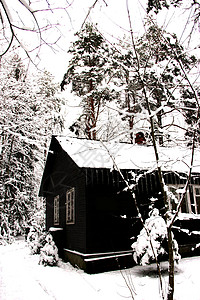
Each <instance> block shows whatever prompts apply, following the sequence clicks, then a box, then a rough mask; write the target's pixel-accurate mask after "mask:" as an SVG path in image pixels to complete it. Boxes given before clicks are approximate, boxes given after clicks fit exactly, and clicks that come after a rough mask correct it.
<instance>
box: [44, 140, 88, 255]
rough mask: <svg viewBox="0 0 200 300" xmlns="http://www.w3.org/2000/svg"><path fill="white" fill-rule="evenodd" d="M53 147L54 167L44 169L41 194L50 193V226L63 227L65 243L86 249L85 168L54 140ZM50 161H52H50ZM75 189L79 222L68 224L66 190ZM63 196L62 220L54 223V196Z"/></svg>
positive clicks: (51, 155) (47, 205)
mask: <svg viewBox="0 0 200 300" xmlns="http://www.w3.org/2000/svg"><path fill="white" fill-rule="evenodd" d="M50 150H51V151H52V154H50V162H51V165H50V167H49V166H48V169H47V170H46V171H45V172H44V175H43V184H42V188H41V191H40V193H41V194H43V195H45V196H46V199H47V200H46V227H47V230H48V229H49V228H50V227H61V228H63V246H64V247H65V248H69V249H72V250H74V249H75V250H77V251H82V252H85V251H86V205H85V177H84V174H83V173H82V171H81V169H79V168H78V167H77V165H76V164H75V163H74V162H73V161H72V160H71V158H70V157H69V156H68V154H67V153H66V152H64V151H63V150H62V148H61V147H60V146H59V144H58V142H56V141H55V140H54V141H53V143H52V145H51V147H50ZM48 163H49V162H48ZM72 187H74V188H75V224H67V225H66V191H67V190H69V189H70V188H72ZM57 195H59V197H60V221H59V224H58V225H56V226H55V225H54V223H53V198H54V197H55V196H57Z"/></svg>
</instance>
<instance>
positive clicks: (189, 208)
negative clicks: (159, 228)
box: [167, 184, 192, 214]
mask: <svg viewBox="0 0 200 300" xmlns="http://www.w3.org/2000/svg"><path fill="white" fill-rule="evenodd" d="M167 186H168V187H169V188H170V187H173V188H174V190H179V189H183V188H184V187H185V185H184V184H168V185H167ZM178 195H180V194H177V196H178ZM178 200H179V199H178ZM186 200H187V207H188V212H186V213H188V214H190V213H192V206H191V200H190V192H189V189H187V192H186ZM169 208H170V210H172V205H171V203H169ZM179 212H180V213H182V211H181V208H180V210H179Z"/></svg>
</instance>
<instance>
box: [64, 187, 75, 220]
mask: <svg viewBox="0 0 200 300" xmlns="http://www.w3.org/2000/svg"><path fill="white" fill-rule="evenodd" d="M66 223H67V224H74V223H75V189H74V188H72V189H70V190H68V191H67V192H66Z"/></svg>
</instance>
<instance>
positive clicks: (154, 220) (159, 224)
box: [132, 208, 180, 265]
mask: <svg viewBox="0 0 200 300" xmlns="http://www.w3.org/2000/svg"><path fill="white" fill-rule="evenodd" d="M166 245H167V225H166V223H165V220H164V219H163V218H162V217H161V216H160V215H159V211H158V209H156V208H154V209H153V210H152V211H150V213H149V218H148V219H146V221H145V228H143V229H142V230H141V232H140V234H139V236H138V238H137V241H136V242H134V243H133V244H132V248H133V251H134V254H133V258H134V260H135V262H136V263H139V264H141V265H146V264H149V263H151V262H152V261H154V260H155V256H156V257H159V256H160V255H163V254H165V253H166V248H167V247H166ZM152 247H153V249H152ZM173 250H174V259H175V260H176V261H177V262H178V261H179V260H180V255H179V253H178V244H177V242H176V240H174V238H173Z"/></svg>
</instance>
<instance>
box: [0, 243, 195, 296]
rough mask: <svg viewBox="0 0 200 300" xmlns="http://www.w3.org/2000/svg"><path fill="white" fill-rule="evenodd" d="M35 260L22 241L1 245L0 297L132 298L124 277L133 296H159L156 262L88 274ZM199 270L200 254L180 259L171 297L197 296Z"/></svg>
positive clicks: (67, 265)
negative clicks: (46, 264)
mask: <svg viewBox="0 0 200 300" xmlns="http://www.w3.org/2000/svg"><path fill="white" fill-rule="evenodd" d="M38 260H39V257H38V255H30V254H29V249H28V248H27V247H26V245H25V243H24V241H18V242H16V243H14V244H13V245H8V246H0V300H32V299H34V300H35V299H40V300H46V299H48V300H55V299H56V300H66V299H71V300H79V299H87V300H94V299H95V300H122V299H131V295H130V292H129V289H128V288H127V286H126V283H125V280H126V281H127V282H128V283H129V284H132V285H133V286H134V289H135V291H136V293H137V295H136V294H134V299H135V300H158V299H159V300H160V299H161V298H160V296H159V284H158V279H157V276H156V268H155V265H150V266H147V267H134V268H132V269H129V270H126V271H123V276H124V278H123V276H122V274H121V273H120V271H115V272H107V273H101V274H95V275H88V274H85V273H84V272H82V271H81V270H77V269H74V268H73V267H71V265H70V264H67V263H63V262H60V265H59V267H43V266H40V265H38ZM163 268H165V269H166V268H167V265H166V263H164V264H163ZM199 270H200V257H194V258H187V259H183V260H181V263H180V266H179V267H178V269H177V270H176V277H175V283H176V284H175V288H176V292H175V297H174V300H188V299H192V300H200V290H199V285H200V276H199V272H200V271H199ZM164 278H165V279H167V277H166V276H164Z"/></svg>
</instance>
